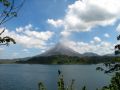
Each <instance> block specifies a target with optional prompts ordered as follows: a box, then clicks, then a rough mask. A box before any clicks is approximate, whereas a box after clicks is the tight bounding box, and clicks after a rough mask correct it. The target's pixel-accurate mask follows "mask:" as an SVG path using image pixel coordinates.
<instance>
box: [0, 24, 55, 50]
mask: <svg viewBox="0 0 120 90" xmlns="http://www.w3.org/2000/svg"><path fill="white" fill-rule="evenodd" d="M2 29H3V28H1V29H0V31H2ZM53 34H54V33H53V32H51V31H41V32H40V31H36V29H34V28H33V26H32V25H31V24H29V25H26V26H25V27H20V28H16V31H10V30H8V29H6V30H5V32H4V33H3V34H2V35H3V36H5V35H8V36H10V37H12V38H14V39H15V41H16V42H17V44H21V45H23V46H24V47H27V48H42V49H43V48H45V46H46V42H47V41H48V40H49V39H50V38H51V37H52V36H53Z"/></svg>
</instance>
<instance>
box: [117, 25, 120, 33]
mask: <svg viewBox="0 0 120 90" xmlns="http://www.w3.org/2000/svg"><path fill="white" fill-rule="evenodd" d="M116 31H118V32H120V24H119V25H118V26H117V28H116Z"/></svg>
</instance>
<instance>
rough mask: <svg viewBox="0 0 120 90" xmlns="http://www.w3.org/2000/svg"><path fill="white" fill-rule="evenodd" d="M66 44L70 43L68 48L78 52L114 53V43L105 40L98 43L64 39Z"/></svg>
mask: <svg viewBox="0 0 120 90" xmlns="http://www.w3.org/2000/svg"><path fill="white" fill-rule="evenodd" d="M68 44H69V45H70V46H69V47H70V48H72V49H74V50H75V51H77V52H79V53H85V52H94V53H97V54H99V55H105V54H111V53H114V45H113V44H112V43H110V42H106V41H102V42H100V43H90V42H88V43H86V42H75V41H66V45H68Z"/></svg>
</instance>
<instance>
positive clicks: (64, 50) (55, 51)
mask: <svg viewBox="0 0 120 90" xmlns="http://www.w3.org/2000/svg"><path fill="white" fill-rule="evenodd" d="M52 55H67V56H81V54H80V53H78V52H76V51H74V50H73V49H71V48H69V47H68V46H67V45H64V44H62V43H57V44H56V45H55V46H54V47H53V48H51V49H49V50H48V51H46V52H44V53H42V54H41V55H40V56H52Z"/></svg>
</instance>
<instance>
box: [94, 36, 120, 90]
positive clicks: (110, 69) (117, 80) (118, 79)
mask: <svg viewBox="0 0 120 90" xmlns="http://www.w3.org/2000/svg"><path fill="white" fill-rule="evenodd" d="M117 40H120V35H119V36H118V37H117ZM114 49H115V55H119V54H120V44H117V45H115V47H114ZM119 58H120V57H115V60H114V62H113V63H111V62H110V63H104V65H105V67H106V69H103V68H102V67H97V68H96V69H97V70H100V71H103V70H104V72H105V73H106V74H110V73H112V74H115V75H114V76H113V77H112V79H111V83H110V84H109V85H107V86H104V87H103V88H102V90H120V63H116V60H117V59H119Z"/></svg>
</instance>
